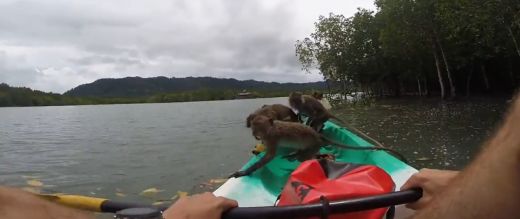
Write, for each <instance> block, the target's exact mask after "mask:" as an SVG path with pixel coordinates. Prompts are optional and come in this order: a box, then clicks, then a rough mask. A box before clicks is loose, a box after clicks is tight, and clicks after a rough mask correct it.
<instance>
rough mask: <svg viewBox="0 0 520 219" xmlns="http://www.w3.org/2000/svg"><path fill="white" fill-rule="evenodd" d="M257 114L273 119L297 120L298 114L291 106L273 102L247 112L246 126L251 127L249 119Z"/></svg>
mask: <svg viewBox="0 0 520 219" xmlns="http://www.w3.org/2000/svg"><path fill="white" fill-rule="evenodd" d="M258 115H263V116H267V117H269V118H271V119H273V120H280V121H287V122H298V116H296V114H295V113H294V112H293V111H292V109H291V108H289V107H287V106H285V105H282V104H273V105H263V106H262V108H260V109H258V110H256V111H255V112H254V113H251V114H249V116H248V117H247V119H246V127H248V128H249V127H251V121H252V120H253V119H254V118H255V117H256V116H258Z"/></svg>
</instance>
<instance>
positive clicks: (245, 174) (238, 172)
mask: <svg viewBox="0 0 520 219" xmlns="http://www.w3.org/2000/svg"><path fill="white" fill-rule="evenodd" d="M247 175H249V174H248V173H246V171H237V172H235V173H233V174H231V175H229V177H228V178H238V177H242V176H247Z"/></svg>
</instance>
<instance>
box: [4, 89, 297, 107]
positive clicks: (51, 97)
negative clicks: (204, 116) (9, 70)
mask: <svg viewBox="0 0 520 219" xmlns="http://www.w3.org/2000/svg"><path fill="white" fill-rule="evenodd" d="M287 95H288V92H287V91H275V90H273V91H266V90H261V91H252V92H251V95H250V97H253V98H262V97H281V96H287ZM236 97H237V92H236V91H232V90H222V89H199V90H195V91H184V92H175V93H158V94H154V95H149V96H140V97H75V96H69V95H61V94H55V93H46V92H42V91H37V90H32V89H30V88H18V87H10V86H9V85H7V84H0V107H5V106H62V105H96V104H128V103H168V102H188V101H205V100H230V99H235V98H236Z"/></svg>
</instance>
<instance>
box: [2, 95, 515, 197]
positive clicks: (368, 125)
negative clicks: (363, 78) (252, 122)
mask: <svg viewBox="0 0 520 219" xmlns="http://www.w3.org/2000/svg"><path fill="white" fill-rule="evenodd" d="M285 102H286V98H270V99H253V100H230V101H215V102H192V103H167V104H132V105H100V106H59V107H31V108H0V122H1V125H0V184H1V185H10V186H16V187H24V186H26V181H27V179H26V178H27V177H37V178H38V179H39V180H40V181H42V182H43V183H44V184H45V185H44V187H43V188H42V190H43V192H64V193H72V194H83V195H91V196H101V197H106V198H112V199H118V200H126V201H128V200H133V201H143V202H153V201H155V200H160V199H170V198H171V197H172V196H173V195H174V194H176V192H177V191H179V190H181V191H193V190H195V189H196V188H197V187H198V185H199V184H200V183H203V182H207V181H208V180H209V179H212V178H222V177H225V176H227V175H229V174H230V173H232V172H234V171H235V170H237V169H238V168H240V167H241V165H242V164H243V163H244V162H245V161H246V160H247V159H248V158H249V155H250V151H251V149H252V146H253V145H254V144H255V143H256V142H255V140H254V139H253V137H252V136H251V133H250V131H249V130H248V129H246V128H245V121H244V120H245V118H246V116H247V115H248V114H249V113H250V112H252V111H253V110H255V109H256V108H258V107H260V106H261V105H263V104H272V103H285ZM504 105H505V103H504V101H498V100H497V101H493V100H491V101H479V102H478V104H477V103H472V102H462V103H447V104H439V103H438V101H417V100H406V101H395V100H390V101H382V102H378V103H376V104H375V105H372V106H358V107H344V108H340V109H337V110H335V111H334V112H335V113H336V114H337V115H338V116H339V117H340V118H343V119H344V120H346V121H348V122H349V123H351V124H352V125H354V126H356V127H358V128H359V129H361V130H364V131H366V132H368V134H369V135H371V136H372V137H374V138H376V139H379V140H380V141H381V142H382V143H384V144H385V145H388V146H390V147H392V148H394V149H397V150H399V151H402V152H403V154H404V155H406V156H407V157H408V158H409V159H410V160H411V161H412V164H413V165H414V166H416V167H418V168H421V167H433V168H455V169H456V168H461V167H462V166H464V165H465V164H467V162H468V161H469V160H470V159H471V157H472V156H473V155H474V154H475V152H476V151H478V148H479V145H480V143H481V142H482V140H483V139H484V138H485V137H486V136H487V135H488V134H489V132H490V130H491V129H492V128H493V126H494V124H496V123H497V121H498V120H499V118H500V115H501V114H502V112H503V109H504ZM150 187H156V188H158V189H160V190H164V191H163V192H161V193H159V194H158V196H157V197H154V198H153V200H152V199H146V198H143V197H141V196H139V195H138V194H139V193H140V192H141V191H142V190H144V189H147V188H150ZM116 192H117V193H123V194H125V195H126V197H119V196H117V195H116Z"/></svg>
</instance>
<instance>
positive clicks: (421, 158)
mask: <svg viewBox="0 0 520 219" xmlns="http://www.w3.org/2000/svg"><path fill="white" fill-rule="evenodd" d="M415 160H416V161H431V160H434V159H433V158H431V157H419V158H417V159H415Z"/></svg>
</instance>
